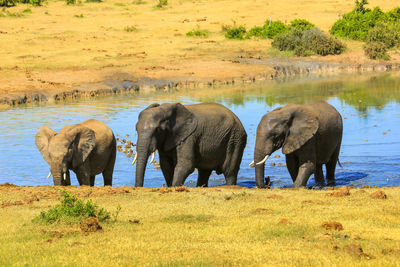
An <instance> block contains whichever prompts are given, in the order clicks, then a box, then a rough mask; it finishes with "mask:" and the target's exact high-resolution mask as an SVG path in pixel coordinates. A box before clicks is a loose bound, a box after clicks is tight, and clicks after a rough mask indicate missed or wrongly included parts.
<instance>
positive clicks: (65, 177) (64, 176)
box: [63, 172, 67, 181]
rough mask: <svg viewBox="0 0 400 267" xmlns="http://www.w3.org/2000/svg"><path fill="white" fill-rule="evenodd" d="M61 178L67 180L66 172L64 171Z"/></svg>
mask: <svg viewBox="0 0 400 267" xmlns="http://www.w3.org/2000/svg"><path fill="white" fill-rule="evenodd" d="M63 178H64V181H65V180H67V173H65V172H64V174H63Z"/></svg>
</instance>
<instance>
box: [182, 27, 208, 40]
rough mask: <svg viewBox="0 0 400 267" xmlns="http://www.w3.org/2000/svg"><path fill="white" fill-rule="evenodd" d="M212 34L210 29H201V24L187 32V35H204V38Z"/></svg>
mask: <svg viewBox="0 0 400 267" xmlns="http://www.w3.org/2000/svg"><path fill="white" fill-rule="evenodd" d="M209 34H210V32H209V31H208V30H201V29H200V28H199V26H197V28H196V29H193V30H191V31H188V32H187V33H186V36H190V37H202V38H206V37H208V35H209Z"/></svg>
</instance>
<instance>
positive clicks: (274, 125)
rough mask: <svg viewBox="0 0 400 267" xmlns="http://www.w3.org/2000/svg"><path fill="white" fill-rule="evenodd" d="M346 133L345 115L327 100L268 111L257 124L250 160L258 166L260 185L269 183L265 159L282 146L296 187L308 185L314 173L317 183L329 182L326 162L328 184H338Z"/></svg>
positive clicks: (263, 185)
mask: <svg viewBox="0 0 400 267" xmlns="http://www.w3.org/2000/svg"><path fill="white" fill-rule="evenodd" d="M342 134H343V120H342V116H341V115H340V114H339V112H338V111H337V110H336V109H335V108H334V107H333V106H331V105H330V104H328V103H327V102H325V101H316V102H313V103H311V104H307V105H295V104H289V105H286V106H284V107H279V108H277V109H275V110H273V111H271V112H269V113H267V114H265V115H264V116H263V117H262V119H261V121H260V123H259V124H258V127H257V135H256V145H255V148H254V161H253V162H252V163H250V166H252V167H255V173H256V185H257V187H259V188H265V187H268V186H269V185H266V184H265V182H264V168H265V161H266V160H267V159H268V157H269V156H270V155H271V154H272V153H273V152H274V151H276V150H278V149H280V148H282V153H283V154H285V156H286V165H287V168H288V170H289V173H290V176H291V177H292V180H293V182H294V187H303V186H306V184H307V181H308V179H309V178H310V176H311V174H313V173H314V177H315V181H316V183H317V185H319V186H325V180H324V174H323V171H322V165H323V164H325V165H326V180H327V184H328V185H334V184H335V168H336V163H337V162H338V160H339V152H340V145H341V142H342ZM254 162H256V163H254ZM339 164H340V162H339Z"/></svg>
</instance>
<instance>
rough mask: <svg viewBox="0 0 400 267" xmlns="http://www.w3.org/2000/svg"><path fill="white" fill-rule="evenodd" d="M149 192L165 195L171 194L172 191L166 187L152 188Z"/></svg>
mask: <svg viewBox="0 0 400 267" xmlns="http://www.w3.org/2000/svg"><path fill="white" fill-rule="evenodd" d="M151 192H158V193H160V194H166V193H170V192H172V190H171V189H170V188H168V187H160V188H153V189H151Z"/></svg>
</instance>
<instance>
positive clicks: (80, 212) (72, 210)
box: [33, 191, 110, 223]
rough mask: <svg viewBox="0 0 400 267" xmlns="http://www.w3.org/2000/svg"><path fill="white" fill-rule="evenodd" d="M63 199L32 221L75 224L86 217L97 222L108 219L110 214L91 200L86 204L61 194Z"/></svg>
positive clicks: (65, 193) (71, 196)
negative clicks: (96, 219)
mask: <svg viewBox="0 0 400 267" xmlns="http://www.w3.org/2000/svg"><path fill="white" fill-rule="evenodd" d="M63 193H64V199H62V200H61V203H60V204H57V205H56V206H54V207H53V208H52V209H50V210H48V211H42V212H41V213H40V215H39V216H37V217H36V218H34V219H33V221H43V222H46V223H54V222H56V221H59V220H64V221H66V222H71V221H72V222H77V221H81V220H83V219H85V218H88V217H96V218H98V219H99V221H106V220H109V219H110V212H108V211H106V210H104V209H103V208H101V209H99V207H98V206H97V205H96V204H94V203H93V202H92V201H91V200H88V201H87V202H86V203H85V202H84V201H82V200H80V199H78V198H77V197H75V196H74V195H72V194H70V193H68V192H66V191H65V192H63Z"/></svg>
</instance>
